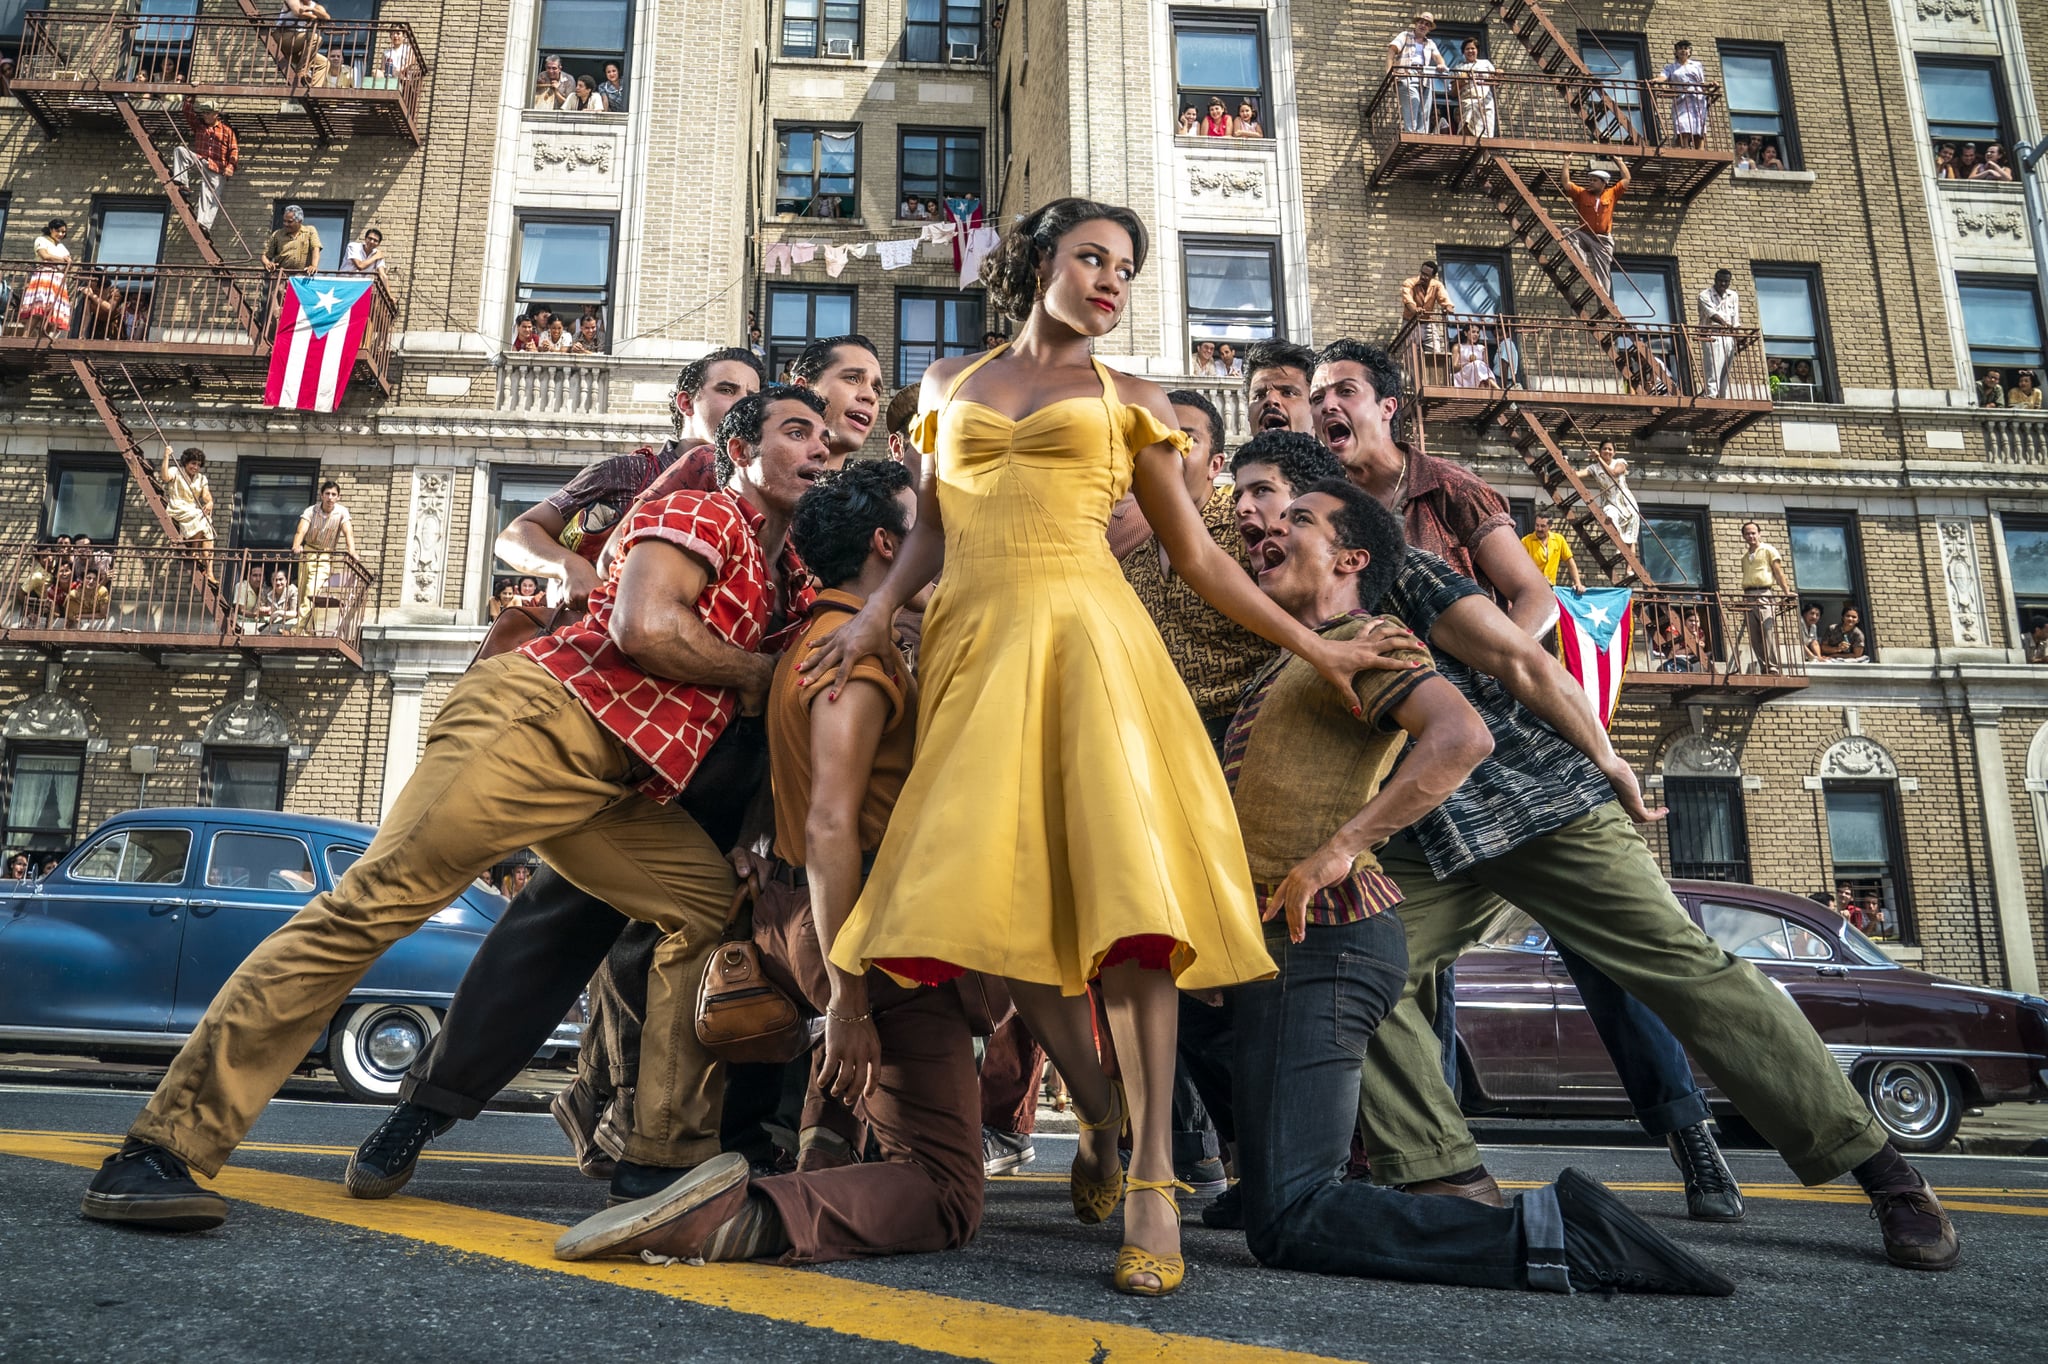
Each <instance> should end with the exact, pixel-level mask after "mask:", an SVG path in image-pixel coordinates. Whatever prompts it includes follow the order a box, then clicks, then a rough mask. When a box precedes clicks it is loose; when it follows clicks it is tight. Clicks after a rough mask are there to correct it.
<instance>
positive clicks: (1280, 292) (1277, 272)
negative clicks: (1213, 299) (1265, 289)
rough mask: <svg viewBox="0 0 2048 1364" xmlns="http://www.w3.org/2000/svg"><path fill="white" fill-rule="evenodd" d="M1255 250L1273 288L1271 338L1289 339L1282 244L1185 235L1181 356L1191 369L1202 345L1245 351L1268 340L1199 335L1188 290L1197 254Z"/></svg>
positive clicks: (1260, 239)
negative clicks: (1217, 343)
mask: <svg viewBox="0 0 2048 1364" xmlns="http://www.w3.org/2000/svg"><path fill="white" fill-rule="evenodd" d="M1254 250H1256V251H1260V252H1263V253H1264V254H1265V257H1266V261H1267V264H1268V267H1269V272H1268V274H1267V280H1268V282H1269V283H1270V284H1271V286H1272V293H1273V313H1272V317H1273V326H1272V330H1271V331H1270V332H1269V333H1268V336H1270V337H1285V336H1286V335H1287V276H1286V272H1285V269H1284V266H1283V262H1282V259H1281V246H1280V240H1279V239H1278V238H1277V237H1255V236H1241V237H1240V236H1230V235H1211V234H1202V233H1184V234H1182V236H1181V239H1180V290H1181V293H1180V297H1181V327H1182V331H1183V332H1184V334H1185V340H1186V344H1185V345H1184V346H1183V348H1182V351H1181V354H1182V355H1183V356H1185V357H1189V358H1188V359H1187V361H1186V363H1187V365H1188V367H1189V368H1190V369H1192V368H1193V366H1194V361H1193V359H1192V356H1193V355H1194V349H1195V346H1196V345H1197V344H1198V343H1200V342H1202V341H1205V340H1209V341H1228V342H1230V343H1231V344H1232V345H1233V346H1237V347H1238V349H1240V350H1242V349H1243V348H1244V345H1245V344H1249V343H1251V342H1255V341H1260V340H1264V339H1266V338H1264V337H1256V336H1246V337H1237V336H1227V335H1222V334H1216V335H1206V336H1205V335H1203V334H1201V333H1198V332H1197V331H1196V330H1195V307H1194V304H1193V302H1192V298H1193V294H1192V292H1191V291H1190V290H1189V288H1188V263H1189V261H1190V260H1192V259H1193V257H1194V256H1195V255H1196V254H1197V253H1198V252H1202V251H1254ZM1215 316H1218V317H1222V316H1224V315H1223V314H1215Z"/></svg>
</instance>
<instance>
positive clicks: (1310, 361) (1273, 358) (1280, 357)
mask: <svg viewBox="0 0 2048 1364" xmlns="http://www.w3.org/2000/svg"><path fill="white" fill-rule="evenodd" d="M1262 369H1298V370H1300V371H1301V378H1302V382H1303V383H1307V382H1308V377H1309V376H1310V375H1311V374H1314V373H1315V372H1316V353H1315V352H1314V351H1312V350H1310V349H1309V348H1308V347H1307V346H1304V345H1302V344H1300V343H1299V342H1295V341H1289V340H1287V339H1286V338H1285V337H1275V338H1274V339H1272V340H1270V341H1254V342H1252V344H1251V345H1250V346H1248V347H1247V348H1246V349H1245V353H1244V387H1245V391H1246V392H1247V393H1249V392H1250V391H1251V387H1252V380H1253V379H1254V378H1256V377H1257V376H1258V373H1259V371H1260V370H1262Z"/></svg>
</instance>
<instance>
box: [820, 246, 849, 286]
mask: <svg viewBox="0 0 2048 1364" xmlns="http://www.w3.org/2000/svg"><path fill="white" fill-rule="evenodd" d="M849 254H850V252H849V250H848V248H846V247H844V246H828V247H826V248H825V273H826V274H827V275H830V276H831V277H832V278H833V279H838V278H839V276H840V273H841V272H842V271H844V270H845V269H846V258H847V256H848V255H849Z"/></svg>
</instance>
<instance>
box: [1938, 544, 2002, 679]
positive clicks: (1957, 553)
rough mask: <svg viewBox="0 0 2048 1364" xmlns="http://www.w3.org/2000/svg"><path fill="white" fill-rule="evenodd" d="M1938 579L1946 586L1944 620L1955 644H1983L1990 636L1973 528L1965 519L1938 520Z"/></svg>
mask: <svg viewBox="0 0 2048 1364" xmlns="http://www.w3.org/2000/svg"><path fill="white" fill-rule="evenodd" d="M1935 530H1936V533H1937V534H1939V535H1940V537H1941V581H1942V585H1943V586H1944V587H1946V588H1947V589H1948V623H1949V631H1950V635H1951V637H1952V638H1953V639H1954V640H1955V642H1956V644H1957V646H1958V647H1979V648H1981V647H1983V646H1985V645H1987V644H1989V643H1990V642H1991V641H1990V638H1989V635H1988V632H1987V631H1986V629H1985V620H1984V584H1983V582H1982V581H1981V580H1980V579H1979V577H1978V575H1977V532H1976V528H1975V527H1973V526H1972V525H1971V524H1970V523H1969V522H1968V521H1939V522H1936V523H1935Z"/></svg>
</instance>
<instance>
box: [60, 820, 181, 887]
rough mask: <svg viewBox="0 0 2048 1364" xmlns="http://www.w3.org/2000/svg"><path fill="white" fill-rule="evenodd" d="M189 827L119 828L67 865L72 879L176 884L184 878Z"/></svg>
mask: <svg viewBox="0 0 2048 1364" xmlns="http://www.w3.org/2000/svg"><path fill="white" fill-rule="evenodd" d="M191 846H192V831H191V830H189V829H123V830H122V831H121V832H120V833H117V834H115V835H114V836H113V837H111V838H108V839H106V840H105V841H103V842H101V843H99V844H98V845H97V846H95V847H94V848H93V849H92V851H90V852H88V853H87V854H86V855H85V856H84V857H81V858H79V859H78V863H77V865H75V866H73V867H72V868H71V877H72V879H73V880H75V881H126V882H130V883H141V884H148V885H176V884H177V883H178V882H180V881H183V880H184V879H185V857H186V853H187V850H189V849H190V848H191Z"/></svg>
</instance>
